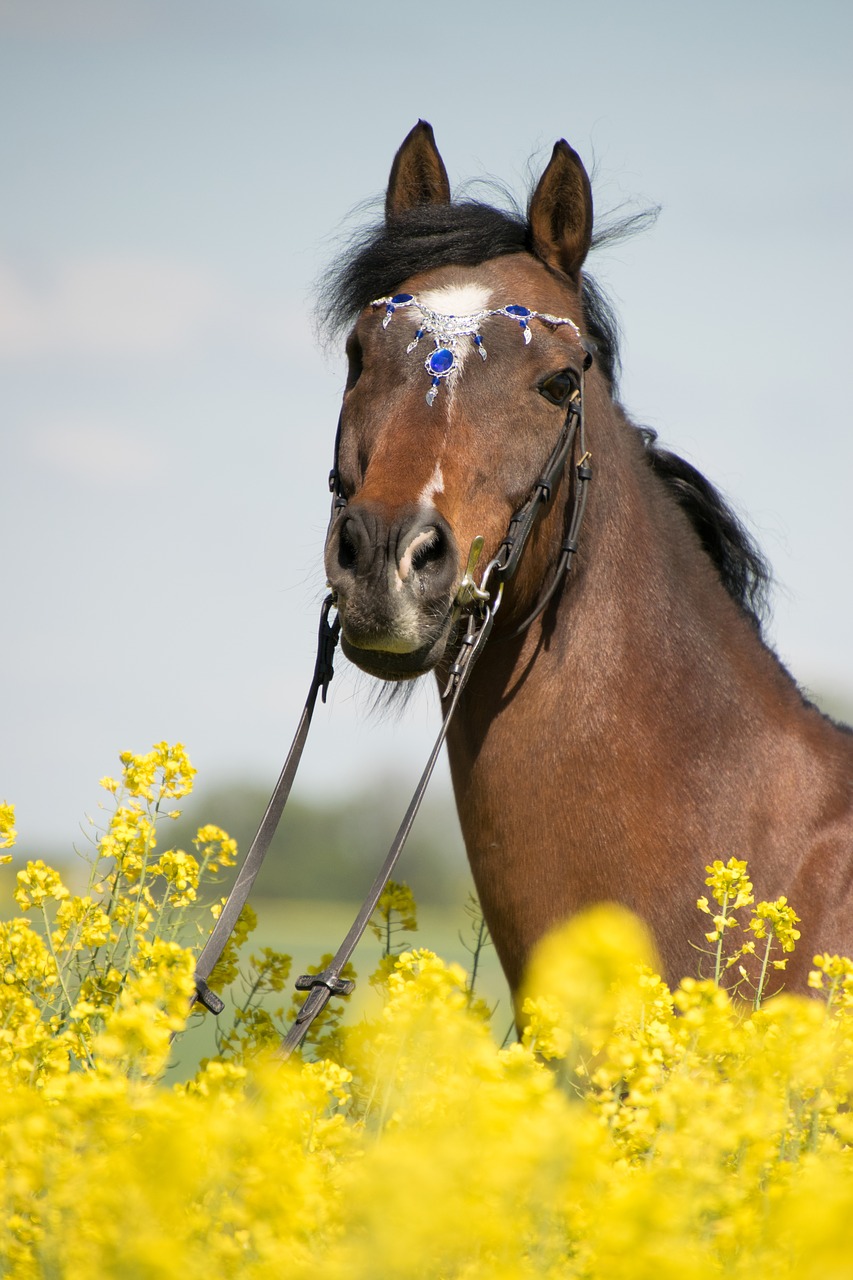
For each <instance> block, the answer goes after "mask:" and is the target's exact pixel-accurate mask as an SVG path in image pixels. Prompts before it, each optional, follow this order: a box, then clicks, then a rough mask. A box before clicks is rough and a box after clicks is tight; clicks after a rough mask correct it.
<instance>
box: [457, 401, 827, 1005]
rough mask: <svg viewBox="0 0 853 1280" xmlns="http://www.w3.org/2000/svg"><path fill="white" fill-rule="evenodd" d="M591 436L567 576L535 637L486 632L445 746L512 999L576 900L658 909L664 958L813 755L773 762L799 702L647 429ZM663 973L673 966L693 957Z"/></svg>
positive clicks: (796, 750) (603, 430) (612, 425)
mask: <svg viewBox="0 0 853 1280" xmlns="http://www.w3.org/2000/svg"><path fill="white" fill-rule="evenodd" d="M590 426H591V428H592V429H591V430H590V435H589V440H588V446H589V448H590V450H591V451H592V453H593V462H594V465H595V474H594V479H593V481H592V489H591V492H590V497H589V504H588V509H587V520H586V523H585V525H584V530H583V535H582V543H581V551H580V552H579V555H578V557H577V564H576V568H575V570H574V571H573V574H572V577H571V578H570V579H569V580H568V581H567V583H566V585H565V587H564V589H563V590H562V592H561V594H560V596H559V598H558V599H557V600H555V602H554V604H553V605H552V606H550V607H549V609H548V610H546V612H545V614H544V615H543V617H542V619H541V620H540V621H537V622H535V623H534V624H533V625H532V627H531V628H530V630H529V632H528V633H527V634H526V635H525V636H524V637H523V638H521V639H518V640H514V641H513V640H511V639H506V640H502V639H501V638H500V636H499V635H497V634H496V635H493V637H492V638H491V639H490V641H489V643H488V644H487V645H486V648H485V649H484V651H483V655H482V657H481V658H480V661H479V662H478V664H477V667H476V668H475V670H474V672H473V673H472V677H471V680H470V682H469V685H468V687H467V689H466V691H465V694H464V696H463V701H462V703H461V705H460V709H459V714H458V716H457V718H456V719H455V721H454V722H453V723H452V725H451V727H450V732H449V735H448V751H449V756H450V764H451V772H452V776H453V783H454V789H455V792H456V798H457V805H458V808H459V814H460V821H461V824H462V829H463V834H464V836H465V841H466V846H467V848H468V854H469V858H470V861H471V864H472V869H473V872H474V877H475V881H476V883H477V888H478V892H479V895H480V899H481V902H482V903H483V906H484V910H485V911H486V918H487V921H488V922H489V925H490V928H491V929H492V934H493V937H494V938H495V941H496V944H497V945H498V949H499V952H500V954H501V960H502V962H503V964H504V967H505V970H506V972H507V976H508V977H509V980H510V983H511V985H514V983H515V981H516V980H517V979H518V977H519V975H520V972H521V967H522V964H523V961H524V957H525V955H526V953H527V949H528V947H529V945H530V944H531V942H532V941H533V940H535V937H536V936H537V935H538V934H539V933H540V932H541V931H542V929H543V927H544V924H546V923H547V921H548V919H549V918H553V919H557V918H559V917H560V916H561V915H563V914H566V913H567V912H568V911H569V910H573V909H576V908H577V907H578V906H580V905H582V904H583V903H584V902H589V901H594V900H600V899H602V898H614V899H618V900H620V901H623V902H625V903H626V904H627V905H628V906H630V907H632V908H633V909H635V910H638V911H640V912H641V914H643V915H645V916H646V917H647V918H649V917H650V916H651V917H654V914H655V909H653V906H652V905H650V904H654V903H655V902H657V901H663V902H664V903H665V904H666V916H665V919H664V920H663V921H662V922H660V931H659V937H658V940H659V944H660V945H661V947H662V949H665V944H664V941H663V935H664V934H665V932H666V929H667V928H668V922H669V921H671V920H675V919H676V918H680V919H681V920H683V922H684V923H683V936H684V937H687V936H688V932H689V928H690V926H691V923H692V917H693V916H694V915H695V900H696V896H697V893H698V892H701V886H702V881H703V879H704V875H705V872H704V870H703V868H704V865H705V863H706V862H708V861H710V860H712V859H713V858H715V857H719V856H721V855H722V854H725V856H727V857H728V856H731V854H732V853H736V854H737V855H738V856H746V851H747V850H748V849H750V847H751V846H754V843H755V842H754V840H753V839H752V838H751V836H750V829H749V823H750V822H751V823H753V824H754V823H755V821H756V816H755V802H754V793H755V791H756V790H759V791H761V792H762V799H763V802H764V803H765V804H766V805H767V806H769V807H771V808H772V806H774V805H775V811H776V814H778V816H779V818H780V819H784V817H785V816H786V814H788V813H789V809H790V803H789V801H788V800H787V798H785V799H784V800H783V798H782V797H780V796H775V795H774V791H773V789H774V787H775V786H776V782H775V777H776V773H777V772H779V773H781V774H786V773H787V774H788V775H790V773H791V770H790V769H788V764H789V762H790V761H791V760H794V761H796V762H797V767H798V768H799V767H800V763H801V756H802V751H801V746H802V744H801V743H799V744H795V745H794V746H793V747H792V748H791V749H790V750H788V748H787V747H785V748H784V750H787V751H788V754H787V756H785V758H784V759H780V753H779V748H778V742H779V740H780V736H784V735H786V734H787V735H789V736H790V735H791V734H794V735H795V736H796V735H797V734H798V733H799V732H800V729H799V727H798V726H799V723H800V721H801V720H802V718H803V716H804V715H805V714H806V713H805V708H804V706H803V704H802V700H801V699H800V696H799V693H798V691H797V690H796V688H795V686H794V685H793V682H792V681H791V680H790V677H788V676H787V673H785V672H784V670H783V669H782V668H781V666H780V665H779V664H778V662H777V661H776V659H775V658H774V657H773V655H772V654H771V653H770V652H769V651H768V650H767V649H766V648H765V647H764V645H763V644H762V642H761V639H760V637H759V635H758V633H757V631H756V629H755V627H754V625H753V623H752V622H751V620H750V619H749V618H748V617H747V616H746V614H745V613H744V611H743V610H742V609H741V608H740V606H739V605H738V604H737V603H736V602H735V601H734V600H732V599H731V598H730V596H729V595H728V593H727V592H726V590H725V588H724V587H723V585H722V583H721V581H720V579H719V575H718V573H717V570H716V568H715V567H714V565H713V564H712V563H711V561H710V560H709V558H708V556H707V555H706V553H705V552H704V551H703V549H702V547H701V545H700V543H699V540H698V537H697V536H696V534H695V532H694V531H693V529H692V527H691V526H690V523H689V521H688V519H687V517H686V516H685V515H684V514H683V512H682V511H681V510H680V509H679V508H678V506H677V505H676V504H675V502H674V501H673V500H672V498H671V497H670V496H669V495H668V493H667V492H666V490H665V489H664V487H663V485H662V483H661V482H660V481H659V480H658V478H657V477H656V476H655V475H654V474H653V472H652V471H651V468H650V467H649V465H648V463H647V462H646V461H645V459H644V457H643V454H642V448H643V446H642V442H641V441H640V440H639V438H638V437H637V433H636V432H634V431H633V430H631V428H630V427H629V426H628V424H627V423H626V422H625V421H624V419H622V418H621V415H620V414H619V413H618V411H617V410H615V409H613V410H611V411H610V412H609V414H608V415H607V416H606V417H601V415H599V420H598V421H597V422H596V423H595V425H594V426H593V424H592V423H590ZM546 581H547V579H546ZM499 616H500V615H499ZM792 713H793V714H792ZM792 726H793V727H792ZM769 742H772V743H773V746H772V748H768V747H767V746H766V744H767V743H769ZM783 754H784V751H783ZM780 766H781V768H780ZM750 792H752V794H750ZM792 799H793V797H792ZM796 802H797V803H798V804H802V803H803V802H802V799H801V798H800V799H798V800H797V801H796ZM786 805H787V806H788V807H787V808H786ZM765 816H766V819H767V827H768V830H769V828H770V827H771V826H772V825H773V822H772V821H771V816H770V808H768V814H767V815H765ZM762 820H763V818H759V821H762ZM773 821H776V818H775V817H774V818H773ZM773 856H774V857H775V856H776V855H775V854H774V855H773ZM788 856H789V855H788V853H787V852H785V851H784V850H782V851H781V852H780V853H779V855H778V865H777V866H776V867H774V868H772V875H771V874H770V873H768V877H767V879H768V884H767V889H768V891H770V892H772V891H773V890H774V886H775V885H776V884H777V882H778V881H779V879H780V876H781V874H782V871H781V870H780V867H781V862H782V860H784V859H785V858H787V857H788ZM791 856H793V851H792V853H791ZM537 885H538V886H539V888H537V887H536V886H537ZM775 891H776V892H783V889H782V888H781V887H778V888H776V889H775ZM669 959H670V962H671V964H672V968H673V971H675V969H676V968H677V966H678V964H679V963H681V962H682V961H683V959H684V958H683V957H670V958H669ZM689 959H690V957H689V956H688V957H687V960H688V961H689ZM685 962H686V961H685ZM684 971H685V972H687V971H688V970H684Z"/></svg>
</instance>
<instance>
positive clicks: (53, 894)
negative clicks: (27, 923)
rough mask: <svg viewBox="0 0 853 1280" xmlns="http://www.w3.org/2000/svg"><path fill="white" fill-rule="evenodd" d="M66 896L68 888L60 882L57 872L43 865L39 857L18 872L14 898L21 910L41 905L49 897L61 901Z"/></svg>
mask: <svg viewBox="0 0 853 1280" xmlns="http://www.w3.org/2000/svg"><path fill="white" fill-rule="evenodd" d="M67 897H68V889H66V887H65V885H64V884H63V883H62V878H61V877H60V875H59V872H58V871H54V870H53V868H52V867H48V866H45V864H44V862H42V860H41V858H39V859H38V860H37V861H35V862H28V863H27V865H26V867H25V868H24V870H23V871H19V872H18V887H17V889H16V890H15V893H14V898H15V901H16V902H17V904H18V906H19V907H20V908H21V910H22V911H29V910H30V908H31V907H41V906H43V905H44V903H45V902H47V901H49V900H51V899H53V900H55V901H56V902H61V901H62V899H63V898H67Z"/></svg>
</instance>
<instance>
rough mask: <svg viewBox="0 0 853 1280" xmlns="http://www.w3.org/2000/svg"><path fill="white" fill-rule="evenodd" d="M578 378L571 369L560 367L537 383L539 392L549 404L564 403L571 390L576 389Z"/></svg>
mask: <svg viewBox="0 0 853 1280" xmlns="http://www.w3.org/2000/svg"><path fill="white" fill-rule="evenodd" d="M577 385H578V380H577V377H576V375H575V374H574V373H573V371H572V370H571V369H561V370H560V372H559V373H552V374H551V376H550V378H546V379H545V381H544V382H540V384H539V394H540V395H542V396H544V397H545V399H546V400H550V401H551V404H556V405H564V404H565V403H566V401H567V400H568V399H569V396H570V395H571V394H572V392H573V391H575V390H576V389H577Z"/></svg>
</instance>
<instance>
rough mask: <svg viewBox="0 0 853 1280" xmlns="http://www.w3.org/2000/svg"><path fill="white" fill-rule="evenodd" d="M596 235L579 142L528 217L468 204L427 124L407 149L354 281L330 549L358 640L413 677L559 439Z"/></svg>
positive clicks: (537, 545)
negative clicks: (476, 556) (454, 188)
mask: <svg viewBox="0 0 853 1280" xmlns="http://www.w3.org/2000/svg"><path fill="white" fill-rule="evenodd" d="M591 237H592V197H591V192H590V184H589V179H588V177H587V174H586V172H585V170H584V167H583V165H582V163H581V161H580V159H579V158H578V156H577V154H576V153H575V152H574V151H573V150H572V149H571V147H569V146H568V144H567V143H566V142H564V141H560V142H558V143H557V144H556V146H555V147H554V151H553V154H552V156H551V159H550V161H549V163H548V165H547V167H546V169H545V171H544V172H543V174H542V176H541V178H540V180H539V182H538V185H537V186H536V189H535V192H534V194H533V196H532V199H531V201H530V205H529V209H528V215H527V218H526V220H525V219H522V218H518V217H513V216H512V215H504V214H502V213H500V212H498V211H496V210H493V209H490V208H488V207H486V206H483V205H477V204H475V203H462V204H455V205H454V204H451V202H450V186H449V183H448V179H447V173H446V170H445V167H444V164H443V162H442V159H441V156H440V155H439V153H438V150H437V148H436V145H435V140H434V137H433V132H432V129H431V128H430V126H429V125H428V124H426V123H425V122H423V121H421V122H419V123H418V125H416V127H415V128H414V129H413V130H412V131H411V133H410V134H409V135H408V137H407V138H406V139H405V141H404V142H403V144H402V146H401V147H400V150H399V151H398V152H397V155H396V157H395V159H394V163H393V166H392V169H391V175H390V180H389V185H388V190H387V195H386V202H385V222H384V224H383V225H382V226H381V227H380V228H379V229H378V230H377V231H376V232H375V233H374V234H373V236H372V238H371V239H370V240H369V241H368V242H366V243H365V244H364V245H363V246H362V248H361V250H360V252H359V253H358V254H357V255H356V256H355V257H354V258H353V259H352V260H350V261H348V262H347V263H346V264H345V265H344V267H343V268H342V269H341V271H340V273H339V279H338V292H339V295H340V297H341V299H342V300H343V303H344V304H345V305H346V304H348V305H349V306H350V308H351V309H352V310H357V311H358V319H357V321H356V323H355V326H354V327H353V328H352V330H351V332H350V334H349V338H348V340H347V357H348V361H349V371H348V376H347V382H346V389H345V392H344V399H343V406H342V411H341V420H340V428H339V437H338V445H337V449H336V459H335V469H334V472H333V478H334V487H335V491H336V495H337V500H336V509H335V515H334V518H333V520H332V522H331V525H330V528H329V532H328V536H327V540H326V551H325V563H326V573H327V576H328V580H329V585H330V587H331V589H332V591H333V592H334V595H335V600H336V604H337V608H338V611H339V615H340V620H341V627H342V644H343V648H344V652H345V653H346V655H347V657H348V658H349V659H350V660H351V661H353V662H354V663H355V664H356V665H358V666H359V667H361V668H362V669H363V670H364V671H366V672H368V673H369V674H371V675H375V676H379V677H381V678H383V679H386V680H403V679H410V678H412V677H415V676H419V675H422V674H423V673H424V672H426V671H428V670H430V669H431V668H433V667H435V666H437V665H438V664H440V663H441V661H442V658H443V657H444V654H445V650H446V649H447V646H448V642H449V640H450V638H451V636H452V635H453V633H454V629H455V626H456V623H457V620H458V617H459V607H458V601H459V592H460V585H461V583H462V579H463V575H464V573H465V570H466V567H467V566H468V564H469V549H471V548H472V546H474V545H475V539H478V538H480V537H482V539H483V544H482V545H483V550H482V555H481V558H480V560H481V570H482V566H483V565H485V564H487V563H488V561H489V560H490V559H491V558H492V557H493V556H494V555H495V553H496V552H497V550H498V547H499V545H500V543H501V540H502V538H503V537H504V535H505V534H506V530H507V527H508V524H509V522H510V520H511V518H512V515H513V513H514V512H515V511H516V509H517V508H518V507H519V505H520V504H521V503H523V502H524V500H525V499H526V498H527V496H528V495H529V494H530V492H531V488H532V486H533V485H534V484H535V481H536V479H537V476H538V475H539V474H540V472H541V468H542V465H543V463H544V462H545V460H546V459H547V458H548V456H549V454H550V453H551V451H552V449H553V447H554V444H555V441H556V440H557V439H558V438H559V435H560V432H561V430H562V428H563V425H564V423H565V421H566V414H567V406H568V404H569V401H570V399H571V397H572V396H576V395H577V389H578V385H579V379H580V371H581V369H582V368H583V367H584V364H585V362H586V352H585V349H584V346H583V344H582V342H581V339H580V335H581V333H582V331H583V327H584V318H583V305H582V293H581V268H582V266H583V262H584V259H585V257H586V254H587V251H588V249H589V246H590V242H591ZM561 483H570V481H561ZM561 506H564V504H561V503H559V502H556V501H555V502H554V503H552V504H551V510H550V511H549V513H548V515H547V517H546V519H545V520H543V521H542V522H541V525H540V526H539V528H538V529H537V533H536V536H535V537H534V538H532V539H531V543H530V549H529V551H528V552H527V553H526V555H525V558H524V562H523V565H522V567H521V570H520V571H519V573H518V574H517V576H516V578H515V580H514V582H513V589H512V597H511V600H510V601H509V603H508V605H505V606H504V610H503V611H502V621H503V620H504V618H505V619H506V622H505V626H507V627H508V626H510V625H511V624H512V623H513V621H514V619H515V620H517V618H518V617H520V616H522V615H523V613H524V612H525V611H526V610H527V608H528V607H529V604H530V601H531V600H535V598H536V595H537V593H538V591H539V590H540V588H541V584H542V582H543V580H544V579H545V577H546V576H547V572H548V566H549V564H550V563H551V562H552V561H553V559H554V542H555V540H556V542H557V545H559V539H560V536H561V534H562V533H563V528H562V526H563V515H562V514H561V511H560V507H561ZM477 545H479V544H477Z"/></svg>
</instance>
